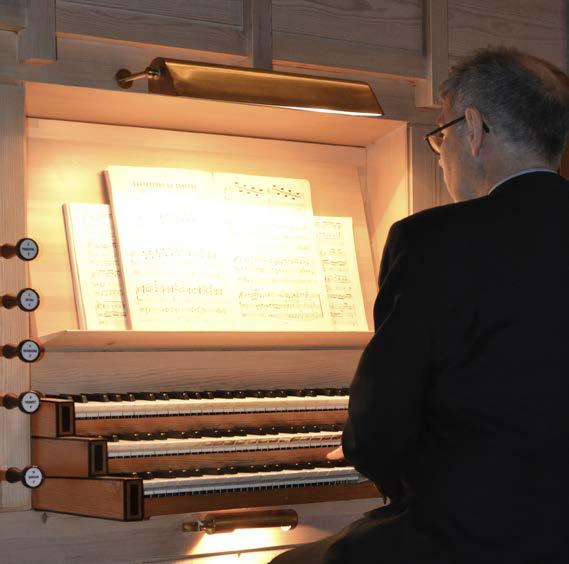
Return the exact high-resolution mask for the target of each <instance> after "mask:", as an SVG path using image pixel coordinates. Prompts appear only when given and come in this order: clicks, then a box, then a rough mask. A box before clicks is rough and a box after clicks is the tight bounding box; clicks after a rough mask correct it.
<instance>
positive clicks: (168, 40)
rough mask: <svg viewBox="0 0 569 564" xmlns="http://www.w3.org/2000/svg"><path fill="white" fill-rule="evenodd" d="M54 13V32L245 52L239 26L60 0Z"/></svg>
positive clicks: (241, 31)
mask: <svg viewBox="0 0 569 564" xmlns="http://www.w3.org/2000/svg"><path fill="white" fill-rule="evenodd" d="M56 15H57V23H56V26H57V32H58V33H63V34H72V35H77V36H82V37H97V38H106V39H111V40H118V41H123V42H127V41H131V42H137V43H145V44H155V45H168V46H171V47H184V48H187V49H199V50H203V51H217V52H220V53H231V54H242V55H245V54H246V37H245V34H244V33H243V30H242V29H241V26H234V25H224V24H219V23H207V22H200V21H198V20H189V19H185V18H180V17H173V16H163V15H155V14H152V13H150V14H149V13H146V12H142V11H140V12H139V11H131V10H125V9H118V8H109V7H106V6H103V7H101V6H94V5H92V4H77V3H75V2H69V1H63V0H58V2H57V13H56ZM160 55H161V56H163V54H162V53H160ZM148 62H150V61H148Z"/></svg>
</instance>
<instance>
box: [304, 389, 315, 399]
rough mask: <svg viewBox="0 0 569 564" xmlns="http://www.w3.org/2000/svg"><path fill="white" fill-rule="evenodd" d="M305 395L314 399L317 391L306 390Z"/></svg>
mask: <svg viewBox="0 0 569 564" xmlns="http://www.w3.org/2000/svg"><path fill="white" fill-rule="evenodd" d="M304 393H305V395H307V396H308V397H311V398H314V397H316V396H317V395H318V390H314V389H312V388H311V389H308V390H304Z"/></svg>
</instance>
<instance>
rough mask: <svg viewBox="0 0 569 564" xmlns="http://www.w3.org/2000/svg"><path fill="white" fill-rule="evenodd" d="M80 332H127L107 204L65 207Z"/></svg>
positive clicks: (66, 205)
mask: <svg viewBox="0 0 569 564" xmlns="http://www.w3.org/2000/svg"><path fill="white" fill-rule="evenodd" d="M63 217H64V222H65V231H66V234H67V246H68V249H69V260H70V264H71V275H72V278H73V289H74V293H75V303H76V306H77V317H78V321H79V329H89V330H121V329H127V328H128V327H127V321H126V313H125V308H124V303H123V295H122V290H121V285H120V275H119V268H118V260H117V255H116V245H115V240H114V237H113V230H112V226H111V212H110V208H109V206H108V205H106V204H79V203H77V204H63Z"/></svg>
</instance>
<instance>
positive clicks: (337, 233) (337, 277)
mask: <svg viewBox="0 0 569 564" xmlns="http://www.w3.org/2000/svg"><path fill="white" fill-rule="evenodd" d="M314 224H315V227H316V236H317V240H318V248H319V252H320V262H321V265H322V270H323V272H324V280H325V284H326V295H327V299H328V305H329V307H330V315H331V318H332V323H333V325H334V326H335V327H336V328H337V329H340V328H342V329H344V330H346V329H350V330H353V331H367V329H368V325H367V320H366V315H365V309H364V304H363V297H362V291H361V285H360V278H359V271H358V264H357V258H356V252H355V242H354V232H353V226H352V218H351V217H315V218H314Z"/></svg>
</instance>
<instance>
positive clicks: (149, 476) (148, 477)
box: [137, 472, 156, 480]
mask: <svg viewBox="0 0 569 564" xmlns="http://www.w3.org/2000/svg"><path fill="white" fill-rule="evenodd" d="M137 474H138V478H142V479H143V480H153V479H154V478H155V477H156V476H155V475H154V472H137Z"/></svg>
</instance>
